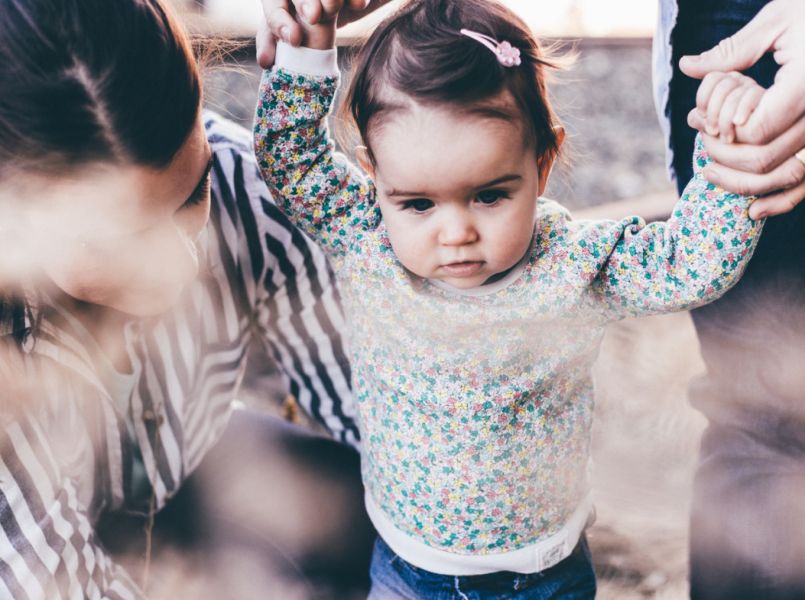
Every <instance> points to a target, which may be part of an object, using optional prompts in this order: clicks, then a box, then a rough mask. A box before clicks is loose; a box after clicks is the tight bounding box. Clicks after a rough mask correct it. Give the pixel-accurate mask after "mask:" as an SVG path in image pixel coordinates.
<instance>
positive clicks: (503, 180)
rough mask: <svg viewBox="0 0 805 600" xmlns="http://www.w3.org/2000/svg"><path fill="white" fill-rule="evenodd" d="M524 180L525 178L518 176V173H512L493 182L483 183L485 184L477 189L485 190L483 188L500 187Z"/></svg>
mask: <svg viewBox="0 0 805 600" xmlns="http://www.w3.org/2000/svg"><path fill="white" fill-rule="evenodd" d="M522 178H523V176H522V175H518V174H517V173H510V174H509V175H504V176H503V177H498V178H497V179H493V180H492V181H487V182H486V183H483V184H481V185H479V186H477V188H476V189H479V190H480V189H483V188H488V187H492V186H493V185H500V184H501V183H508V182H510V181H517V180H519V179H522Z"/></svg>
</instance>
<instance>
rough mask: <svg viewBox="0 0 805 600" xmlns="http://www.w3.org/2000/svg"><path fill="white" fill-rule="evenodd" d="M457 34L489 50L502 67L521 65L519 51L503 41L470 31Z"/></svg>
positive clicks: (463, 30)
mask: <svg viewBox="0 0 805 600" xmlns="http://www.w3.org/2000/svg"><path fill="white" fill-rule="evenodd" d="M459 33H460V34H461V35H466V36H467V37H468V38H471V39H473V40H475V41H476V42H478V43H479V44H483V45H484V46H486V47H487V48H489V49H490V50H491V51H492V53H493V54H494V55H495V56H496V57H497V59H498V62H499V63H500V64H502V65H503V66H504V67H519V66H520V64H521V63H522V60H520V49H519V48H516V47H514V46H512V45H511V44H510V43H509V42H507V41H505V40H504V41H502V42H499V41H497V40H496V39H495V38H492V37H489V36H488V35H484V34H483V33H478V32H477V31H472V30H470V29H462V30H461V31H459Z"/></svg>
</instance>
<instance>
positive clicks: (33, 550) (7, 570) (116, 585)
mask: <svg viewBox="0 0 805 600" xmlns="http://www.w3.org/2000/svg"><path fill="white" fill-rule="evenodd" d="M2 425H3V431H2V433H0V597H2V598H104V599H106V598H109V599H127V600H128V599H132V600H134V599H144V598H145V596H144V595H143V594H142V591H141V590H140V589H139V587H138V586H137V585H136V584H135V583H134V582H133V581H132V580H131V579H130V578H129V576H128V575H127V574H126V572H125V571H124V570H123V569H122V568H121V567H120V566H118V565H117V564H115V562H114V561H112V559H111V558H110V557H109V556H108V555H107V554H106V552H105V551H104V549H103V547H102V546H101V545H100V543H99V542H98V540H97V539H96V538H95V534H94V530H93V527H92V525H91V523H90V519H89V516H88V515H87V511H86V509H85V507H83V506H82V504H81V501H80V500H79V498H78V494H77V491H76V487H75V485H74V484H73V482H72V481H71V480H70V479H69V478H65V477H64V476H63V475H62V474H61V472H60V469H59V466H58V461H57V460H56V459H55V457H54V456H53V452H52V451H51V449H50V447H49V445H48V437H47V434H46V431H45V430H44V429H43V428H42V426H41V425H40V423H39V422H38V421H37V420H35V419H34V418H32V417H30V416H21V417H20V418H17V419H14V420H10V421H9V420H5V421H4V422H3V423H2Z"/></svg>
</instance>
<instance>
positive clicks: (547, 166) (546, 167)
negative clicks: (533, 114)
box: [537, 125, 565, 196]
mask: <svg viewBox="0 0 805 600" xmlns="http://www.w3.org/2000/svg"><path fill="white" fill-rule="evenodd" d="M553 130H554V132H555V134H556V148H555V149H552V150H547V151H545V152H543V154H542V156H540V157H538V158H537V169H539V195H540V196H542V194H543V192H544V191H545V187H546V186H547V185H548V177H550V175H551V169H553V164H554V162H555V161H556V156H557V155H558V154H559V150H560V149H561V148H562V144H563V143H564V141H565V128H564V127H562V126H561V125H557V126H556V127H554V128H553Z"/></svg>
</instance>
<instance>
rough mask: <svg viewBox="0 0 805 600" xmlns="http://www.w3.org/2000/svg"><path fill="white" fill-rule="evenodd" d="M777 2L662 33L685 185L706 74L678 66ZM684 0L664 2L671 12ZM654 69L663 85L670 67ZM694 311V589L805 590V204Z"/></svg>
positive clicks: (674, 142) (709, 593)
mask: <svg viewBox="0 0 805 600" xmlns="http://www.w3.org/2000/svg"><path fill="white" fill-rule="evenodd" d="M766 3H767V1H766V0H711V1H709V2H699V1H695V0H683V1H681V2H680V3H679V7H678V9H679V14H678V18H677V21H676V25H675V26H674V23H673V22H672V21H665V22H664V23H662V24H664V25H665V28H664V31H663V30H661V31H660V32H659V33H658V41H659V40H661V39H663V38H667V39H669V40H670V41H671V42H672V46H673V56H672V57H666V58H668V61H669V62H668V65H667V66H668V70H669V71H670V68H671V67H673V78H672V80H671V82H670V102H669V103H668V105H667V106H666V107H662V108H664V109H665V110H663V111H661V114H667V116H668V117H669V118H670V131H671V133H670V144H671V148H672V150H673V167H674V171H675V172H676V174H677V185H678V189H679V190H680V191H681V190H682V185H683V184H684V182H685V181H686V177H688V176H689V173H690V171H689V166H688V165H689V160H688V157H689V156H690V155H691V152H692V151H693V140H694V136H695V131H693V130H692V129H691V128H690V127H688V125H687V121H686V118H687V114H688V112H689V111H690V110H691V109H692V108H693V106H694V105H695V98H696V90H697V89H698V86H699V83H700V82H699V81H698V80H693V79H690V78H688V77H686V76H685V75H684V74H682V73H681V72H680V71H679V68H678V66H677V65H678V61H679V58H680V57H681V56H683V55H685V54H697V53H699V52H702V51H704V50H707V49H709V48H711V47H712V46H714V45H716V44H717V43H718V42H719V41H721V40H722V39H724V38H725V37H727V36H730V35H732V34H734V33H735V32H736V31H738V30H739V29H741V28H742V27H743V26H744V25H746V24H747V23H748V22H749V21H750V20H751V19H752V18H753V17H754V16H755V14H757V12H758V11H759V10H760V9H761V8H762V7H763V6H764V5H765V4H766ZM803 8H805V7H803ZM674 9H675V7H674V2H672V1H669V0H664V1H663V6H662V11H661V12H662V14H663V15H665V16H673V15H674V13H675V10H674ZM671 27H673V31H672V33H671V29H670V28H671ZM659 66H660V67H663V65H662V64H661V63H660V64H659ZM776 69H777V64H776V63H775V62H774V60H773V59H772V57H771V56H770V55H766V56H764V57H763V58H762V59H761V60H760V61H759V62H758V63H757V64H756V65H755V66H754V67H752V68H750V69H749V70H748V71H747V72H746V73H747V74H748V75H750V76H752V77H753V78H755V79H756V80H757V81H758V82H759V83H761V84H762V85H763V86H765V87H768V86H769V85H770V84H771V83H772V81H773V79H774V74H775V72H776ZM655 76H656V81H655V83H656V84H657V87H658V88H660V89H661V88H662V86H663V84H664V83H665V81H664V77H663V75H662V71H657V72H655ZM692 314H693V319H694V323H695V325H696V330H697V333H698V335H699V340H700V343H701V350H702V356H703V358H704V360H705V363H706V366H707V373H706V375H705V376H704V377H702V378H700V379H699V380H698V381H696V382H695V383H694V384H693V386H692V387H691V391H690V395H691V402H692V403H693V405H694V406H695V407H696V408H697V409H699V410H700V411H702V412H703V413H704V414H705V416H706V417H707V418H708V420H709V426H708V428H707V430H706V431H705V433H704V438H703V440H702V448H701V462H700V465H699V469H698V472H697V475H696V480H695V488H694V498H693V509H692V520H691V556H690V560H691V596H692V598H693V599H694V600H719V599H727V598H729V599H731V600H741V599H744V598H745V599H747V600H748V599H752V600H764V599H770V600H771V599H773V600H783V599H788V598H791V599H793V598H805V567H804V566H805V501H803V499H804V498H805V368H803V365H805V205H803V204H800V205H799V206H798V207H797V208H796V209H795V210H794V211H793V212H791V213H788V214H785V215H781V216H778V217H773V218H770V219H768V221H767V223H766V226H765V229H764V233H763V236H762V238H761V240H760V242H759V243H758V247H757V250H756V252H755V256H754V258H753V259H752V261H751V263H750V264H749V266H748V268H747V270H746V273H745V274H744V277H743V279H742V280H741V281H740V282H739V283H738V284H737V285H736V286H735V287H734V288H733V289H731V290H730V291H729V292H727V293H726V294H725V295H724V296H723V297H722V298H721V299H720V300H718V301H716V302H714V303H712V304H710V305H708V306H705V307H702V308H699V309H697V310H695V311H693V313H692Z"/></svg>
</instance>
